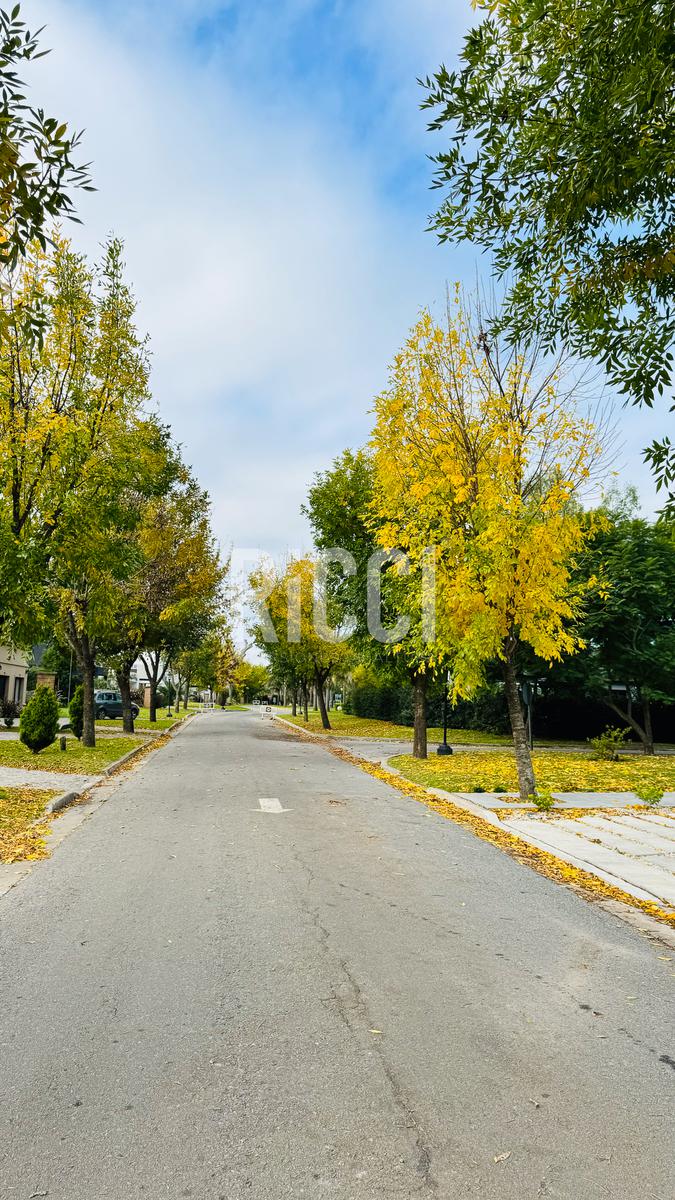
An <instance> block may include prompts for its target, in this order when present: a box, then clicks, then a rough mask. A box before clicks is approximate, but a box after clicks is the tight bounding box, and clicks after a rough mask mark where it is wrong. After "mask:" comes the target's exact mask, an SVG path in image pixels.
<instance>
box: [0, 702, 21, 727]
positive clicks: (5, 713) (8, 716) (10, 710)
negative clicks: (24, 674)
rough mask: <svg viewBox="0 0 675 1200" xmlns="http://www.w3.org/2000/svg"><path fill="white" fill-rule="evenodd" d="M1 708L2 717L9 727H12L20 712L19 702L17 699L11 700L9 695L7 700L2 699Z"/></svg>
mask: <svg viewBox="0 0 675 1200" xmlns="http://www.w3.org/2000/svg"><path fill="white" fill-rule="evenodd" d="M0 710H1V712H2V719H3V721H4V722H5V725H6V726H7V729H11V728H12V725H13V724H14V722H15V721H16V718H17V717H18V715H19V712H20V709H19V706H18V704H17V703H16V701H15V700H10V699H9V697H8V698H7V699H6V700H3V701H2V704H1V705H0Z"/></svg>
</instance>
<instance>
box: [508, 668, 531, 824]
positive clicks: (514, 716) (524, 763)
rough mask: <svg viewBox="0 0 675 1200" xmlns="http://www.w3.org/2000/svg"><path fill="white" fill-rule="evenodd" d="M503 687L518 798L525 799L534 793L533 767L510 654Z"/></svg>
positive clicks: (514, 669)
mask: <svg viewBox="0 0 675 1200" xmlns="http://www.w3.org/2000/svg"><path fill="white" fill-rule="evenodd" d="M504 688H505V692H506V703H507V706H508V710H509V719H510V721H511V733H512V735H513V748H514V750H515V753H516V768H517V770H518V787H519V790H520V799H521V800H523V801H527V800H528V799H529V797H530V796H533V795H534V793H535V790H536V789H535V782H534V769H533V767H532V754H531V752H530V744H529V741H528V738H527V731H526V729H525V721H524V720H523V710H522V708H521V707H520V696H519V695H518V681H517V679H516V668H515V666H514V665H513V659H512V658H511V656H510V655H509V656H507V658H506V661H505V663H504Z"/></svg>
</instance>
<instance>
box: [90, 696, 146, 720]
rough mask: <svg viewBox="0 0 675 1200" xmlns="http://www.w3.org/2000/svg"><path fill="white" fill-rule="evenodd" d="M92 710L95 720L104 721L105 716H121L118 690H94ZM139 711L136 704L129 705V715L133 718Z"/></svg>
mask: <svg viewBox="0 0 675 1200" xmlns="http://www.w3.org/2000/svg"><path fill="white" fill-rule="evenodd" d="M94 711H95V713H96V720H97V721H104V720H105V718H106V717H111V718H114V717H121V716H122V697H121V696H120V694H119V692H94ZM139 711H140V710H139V707H138V705H137V704H132V705H131V715H132V716H133V718H134V720H136V717H137V716H138V713H139Z"/></svg>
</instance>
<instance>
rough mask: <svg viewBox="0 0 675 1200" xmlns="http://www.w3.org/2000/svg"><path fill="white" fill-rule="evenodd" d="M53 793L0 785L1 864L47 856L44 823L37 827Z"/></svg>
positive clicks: (54, 793)
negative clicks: (37, 822) (36, 824)
mask: <svg viewBox="0 0 675 1200" xmlns="http://www.w3.org/2000/svg"><path fill="white" fill-rule="evenodd" d="M55 795H56V792H43V791H35V790H33V789H31V788H0V863H13V862H24V861H25V860H26V859H35V858H46V856H47V850H46V847H45V840H44V838H45V833H46V826H45V825H42V826H39V827H36V826H35V825H34V822H35V821H38V820H39V819H40V817H41V816H42V814H43V813H44V810H45V805H46V803H47V801H48V800H50V799H51V798H52V796H55Z"/></svg>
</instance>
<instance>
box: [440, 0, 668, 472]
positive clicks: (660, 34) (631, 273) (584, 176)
mask: <svg viewBox="0 0 675 1200" xmlns="http://www.w3.org/2000/svg"><path fill="white" fill-rule="evenodd" d="M477 7H478V8H480V9H482V10H483V12H484V14H485V15H484V17H483V19H482V20H481V21H480V23H479V24H478V25H477V26H476V27H475V28H473V29H472V30H471V31H470V32H469V34H468V35H467V37H466V39H465V41H464V45H463V48H462V52H461V56H460V64H459V67H458V69H456V70H448V69H447V68H446V67H441V68H440V70H439V71H438V72H437V73H436V74H435V75H434V76H433V77H432V78H430V79H427V80H425V81H424V83H425V87H426V90H427V96H426V99H425V101H424V107H427V108H429V109H433V110H434V118H433V120H432V123H431V126H430V128H431V129H432V130H435V131H443V132H447V133H449V134H450V146H449V148H447V149H444V150H442V151H441V152H440V153H439V154H438V155H437V156H436V158H435V162H436V168H437V169H436V174H435V180H434V183H435V186H436V187H437V188H440V189H442V190H444V191H445V193H446V197H445V199H444V201H443V203H442V204H441V206H440V208H439V209H438V211H437V213H436V215H435V217H434V218H433V220H432V227H433V228H434V229H435V230H436V231H437V233H438V235H439V237H440V239H441V240H450V241H457V240H464V241H469V242H471V243H472V244H474V245H478V246H481V247H483V248H484V249H486V250H487V251H489V252H490V253H491V254H492V255H493V256H494V258H493V261H494V266H495V270H496V272H497V274H498V275H499V276H504V277H506V278H507V280H508V281H509V282H508V290H507V302H506V306H505V309H504V313H503V317H502V321H503V326H504V327H505V328H506V329H507V330H508V331H509V334H510V336H511V338H512V339H513V340H514V341H518V340H522V339H524V338H526V337H528V336H530V334H531V333H532V332H533V331H534V332H535V333H536V334H539V335H542V336H544V337H545V338H546V339H547V340H548V342H549V343H550V344H552V342H553V341H554V339H555V338H556V337H558V336H562V338H563V339H565V341H566V342H567V343H568V345H570V346H571V347H572V348H573V349H574V350H575V351H577V352H579V353H580V354H582V355H592V356H594V357H595V358H597V359H598V360H600V361H601V362H602V363H603V364H604V366H605V367H606V369H607V371H608V374H609V377H610V379H611V380H612V382H613V383H614V384H615V385H616V386H617V387H618V389H619V390H620V392H622V393H624V394H625V395H626V396H627V398H629V399H630V400H632V401H634V402H637V403H644V404H648V405H651V404H653V403H654V400H655V398H656V397H657V396H658V395H660V394H661V393H663V392H664V391H666V390H667V389H669V388H670V386H671V384H672V380H673V355H672V345H673V339H674V337H675V240H674V237H675V230H674V216H675V208H674V203H675V201H674V192H673V186H672V179H673V172H674V171H675V109H674V108H673V95H674V92H675V55H674V54H673V29H674V28H675V3H674V0H576V2H575V3H571V4H570V3H565V2H564V0H553V2H551V0H508V3H507V2H506V0H479V3H478V4H477ZM648 456H649V457H650V458H651V459H652V462H653V465H654V467H655V470H656V473H657V482H658V483H659V484H660V485H661V486H666V487H668V486H669V485H671V484H672V483H673V482H674V481H675V463H673V460H672V453H671V447H670V443H669V441H668V439H666V440H665V442H662V443H660V444H655V445H654V446H653V447H651V449H650V450H649V451H648Z"/></svg>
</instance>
